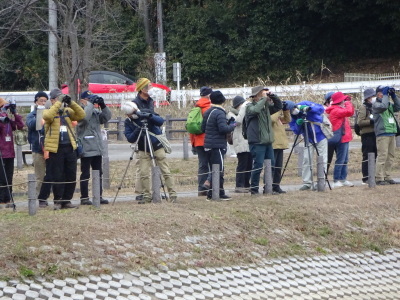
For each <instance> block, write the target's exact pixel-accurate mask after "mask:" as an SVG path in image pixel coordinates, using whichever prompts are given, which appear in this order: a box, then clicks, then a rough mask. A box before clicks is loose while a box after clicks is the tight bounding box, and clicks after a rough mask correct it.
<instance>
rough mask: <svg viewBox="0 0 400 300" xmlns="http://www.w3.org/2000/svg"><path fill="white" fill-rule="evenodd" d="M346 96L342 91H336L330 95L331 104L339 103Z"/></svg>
mask: <svg viewBox="0 0 400 300" xmlns="http://www.w3.org/2000/svg"><path fill="white" fill-rule="evenodd" d="M346 98H347V96H346V95H345V94H343V93H342V92H336V93H334V94H333V95H332V97H331V99H332V104H339V103H340V102H342V101H344V99H346Z"/></svg>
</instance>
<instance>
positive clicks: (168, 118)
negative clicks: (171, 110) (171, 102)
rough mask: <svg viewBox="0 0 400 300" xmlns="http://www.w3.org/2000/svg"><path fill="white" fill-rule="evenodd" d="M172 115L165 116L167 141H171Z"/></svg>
mask: <svg viewBox="0 0 400 300" xmlns="http://www.w3.org/2000/svg"><path fill="white" fill-rule="evenodd" d="M170 119H171V115H166V116H165V135H166V136H167V139H169V140H170V139H171V127H172V125H171V121H170Z"/></svg>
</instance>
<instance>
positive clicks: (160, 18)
mask: <svg viewBox="0 0 400 300" xmlns="http://www.w3.org/2000/svg"><path fill="white" fill-rule="evenodd" d="M157 34H158V52H160V53H162V52H164V29H163V13H162V0H157Z"/></svg>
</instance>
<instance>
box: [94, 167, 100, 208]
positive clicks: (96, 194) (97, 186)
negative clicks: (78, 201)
mask: <svg viewBox="0 0 400 300" xmlns="http://www.w3.org/2000/svg"><path fill="white" fill-rule="evenodd" d="M92 194H93V206H95V207H96V208H100V171H99V170H92Z"/></svg>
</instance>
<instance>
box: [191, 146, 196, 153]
mask: <svg viewBox="0 0 400 300" xmlns="http://www.w3.org/2000/svg"><path fill="white" fill-rule="evenodd" d="M192 153H193V155H197V149H196V147H194V146H192Z"/></svg>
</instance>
